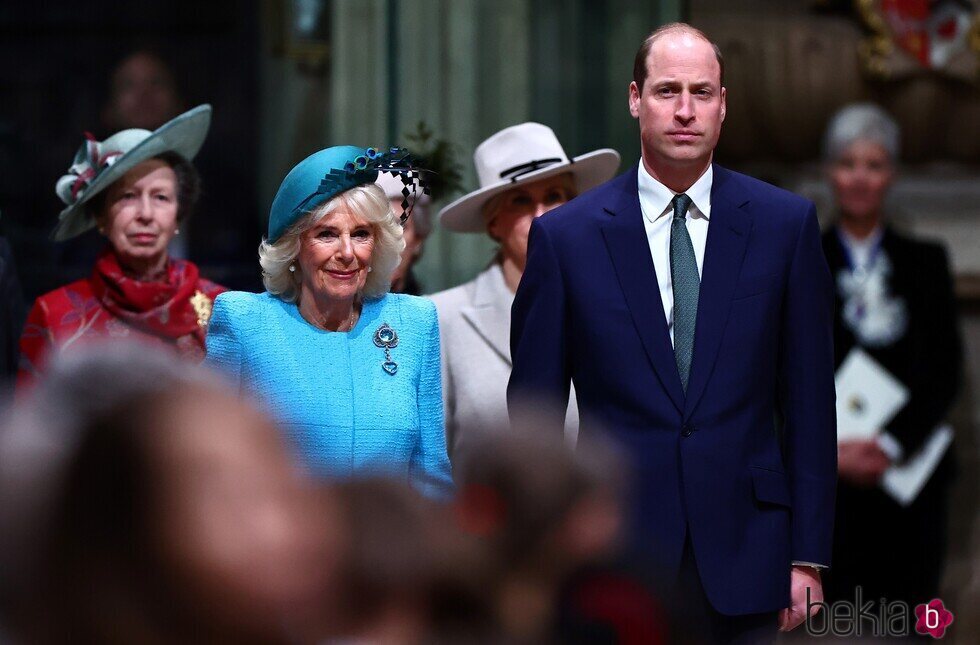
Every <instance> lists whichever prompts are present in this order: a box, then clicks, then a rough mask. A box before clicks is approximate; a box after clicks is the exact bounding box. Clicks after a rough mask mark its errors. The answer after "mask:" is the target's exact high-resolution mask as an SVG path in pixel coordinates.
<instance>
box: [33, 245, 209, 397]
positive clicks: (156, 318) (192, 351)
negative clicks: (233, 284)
mask: <svg viewBox="0 0 980 645" xmlns="http://www.w3.org/2000/svg"><path fill="white" fill-rule="evenodd" d="M224 291H226V289H225V288H224V287H222V286H220V285H217V284H215V283H213V282H211V281H209V280H204V279H203V278H201V277H200V276H199V274H198V270H197V267H196V266H195V265H194V264H192V263H191V262H187V261H184V260H170V261H169V262H168V264H167V268H166V275H165V276H164V278H163V279H162V280H159V281H147V282H142V281H139V280H136V279H135V278H132V277H129V276H127V275H126V274H124V273H123V271H122V269H121V268H120V267H119V264H118V261H117V260H116V256H115V255H114V254H113V253H112V252H111V251H106V252H104V253H103V254H102V255H100V256H99V259H98V260H97V261H96V263H95V269H94V270H93V272H92V275H91V276H90V277H88V278H86V279H83V280H78V281H76V282H72V283H71V284H68V285H65V286H64V287H61V288H60V289H55V290H54V291H51V292H49V293H46V294H45V295H43V296H41V297H40V298H38V299H37V300H36V301H35V302H34V307H33V308H32V309H31V312H30V314H29V315H28V317H27V322H26V324H25V325H24V331H23V333H22V334H21V337H20V364H19V369H18V372H17V389H18V391H20V390H22V389H26V388H28V387H30V385H31V383H32V382H33V381H34V380H35V379H37V378H38V377H39V376H40V375H41V374H42V373H43V371H44V367H45V364H46V362H47V361H48V360H50V358H51V356H52V354H54V353H55V352H56V351H62V350H66V349H69V348H70V347H73V346H80V345H83V344H85V343H88V342H91V341H93V340H105V339H114V338H120V339H128V340H133V341H138V342H144V343H148V344H151V345H156V346H159V347H167V348H171V349H173V350H174V351H176V352H177V353H178V354H179V355H180V356H182V357H186V358H188V359H190V360H194V361H200V360H201V359H203V358H204V336H205V330H206V328H207V323H208V320H209V319H210V317H211V305H212V303H213V302H214V298H215V297H216V296H217V295H218V294H219V293H222V292H224Z"/></svg>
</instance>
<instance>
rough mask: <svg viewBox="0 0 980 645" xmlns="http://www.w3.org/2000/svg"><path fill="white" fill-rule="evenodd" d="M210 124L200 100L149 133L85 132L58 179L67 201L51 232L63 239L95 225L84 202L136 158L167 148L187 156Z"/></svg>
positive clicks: (194, 151)
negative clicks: (97, 135)
mask: <svg viewBox="0 0 980 645" xmlns="http://www.w3.org/2000/svg"><path fill="white" fill-rule="evenodd" d="M210 125H211V106H210V105H199V106H197V107H196V108H194V109H192V110H189V111H187V112H184V113H183V114H181V115H180V116H178V117H176V118H174V119H172V120H171V121H168V122H167V123H164V124H163V125H161V126H160V127H159V128H157V129H156V130H154V131H153V132H150V131H149V130H143V129H140V128H132V129H129V130H122V131H120V132H117V133H115V134H114V135H112V136H111V137H109V138H108V139H106V140H105V141H96V140H95V137H93V136H92V135H90V134H86V139H87V140H86V141H85V143H83V144H82V146H81V148H79V149H78V152H77V153H76V154H75V159H74V161H72V165H71V167H70V168H69V169H68V173H67V174H65V175H63V176H62V177H61V179H59V180H58V184H57V186H56V187H55V192H57V193H58V197H60V198H61V201H63V202H64V203H65V204H67V206H66V207H65V209H64V210H62V211H61V214H60V215H59V216H58V226H57V227H56V228H55V230H54V233H53V234H52V236H53V237H54V239H55V240H57V241H61V240H67V239H69V238H72V237H75V236H76V235H80V234H82V233H84V232H85V231H87V230H88V229H90V228H92V227H93V226H95V220H94V219H93V218H92V216H91V215H90V214H89V213H88V212H86V209H85V208H84V206H85V203H86V202H88V201H89V200H90V199H92V198H93V197H95V196H96V195H98V194H99V193H100V192H102V191H103V190H105V189H106V188H108V187H109V186H111V185H112V184H113V182H115V181H116V180H118V179H120V178H121V177H122V176H123V175H125V174H126V173H127V172H129V171H130V170H132V169H133V168H134V167H135V166H136V165H138V164H139V163H141V162H143V161H146V160H147V159H152V158H153V157H157V156H159V155H161V154H163V153H165V152H174V153H176V154H178V155H180V156H181V157H183V158H184V159H186V160H188V161H190V160H191V159H193V158H194V157H195V155H197V152H198V151H199V150H200V149H201V145H202V144H203V143H204V138H205V137H206V136H207V134H208V128H209V127H210Z"/></svg>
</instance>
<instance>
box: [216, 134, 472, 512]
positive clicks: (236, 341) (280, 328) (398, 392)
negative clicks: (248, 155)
mask: <svg viewBox="0 0 980 645" xmlns="http://www.w3.org/2000/svg"><path fill="white" fill-rule="evenodd" d="M414 163H415V162H414V159H412V158H411V156H410V155H408V154H407V152H406V151H405V150H404V149H401V148H391V149H388V150H385V151H378V150H376V149H374V148H367V149H365V148H359V147H356V146H333V147H330V148H326V149H324V150H320V151H319V152H316V153H314V154H312V155H310V156H309V157H307V158H306V159H304V160H303V161H301V162H299V163H298V164H297V165H296V166H295V167H294V168H293V169H292V170H290V171H289V173H288V174H287V175H286V177H285V178H284V179H283V181H282V185H281V186H280V187H279V191H278V192H277V193H276V196H275V199H274V200H273V202H272V207H271V213H270V217H269V229H268V236H267V237H266V238H265V239H264V240H263V241H262V243H261V245H260V246H259V262H260V264H261V266H262V276H263V282H264V284H265V287H266V291H265V292H264V293H258V294H257V293H246V292H238V291H232V292H228V293H224V294H222V295H221V296H220V297H219V298H218V299H217V300H216V302H215V307H214V317H213V318H212V319H211V323H210V326H209V329H208V337H207V351H208V357H207V362H208V364H210V365H212V366H214V367H216V368H218V369H220V370H221V371H222V372H224V373H225V374H227V375H228V376H229V377H230V378H232V379H234V381H235V384H236V386H237V387H239V388H241V389H243V390H246V391H250V392H253V393H255V394H257V395H259V396H261V397H263V399H264V400H265V401H266V402H267V403H268V405H269V409H270V410H271V411H272V412H273V413H274V414H275V415H276V417H277V418H278V419H279V420H281V421H282V422H283V424H284V426H285V429H286V431H287V432H288V433H289V434H290V436H291V438H292V439H293V441H294V444H295V445H296V448H297V450H298V451H299V453H300V454H301V455H302V456H303V458H304V459H305V460H306V462H307V463H308V464H309V465H310V468H311V470H312V471H313V472H315V473H316V474H317V475H318V476H320V477H324V478H338V479H343V478H347V477H352V476H364V475H365V474H375V475H377V474H385V475H390V476H393V477H396V478H399V479H402V480H403V481H406V482H411V483H412V484H413V485H415V486H417V487H418V489H419V490H420V491H422V492H424V493H425V494H427V495H432V496H436V497H439V496H446V495H448V494H450V492H451V491H452V489H453V482H452V477H451V474H450V464H449V457H448V456H447V454H446V443H445V435H444V432H443V412H442V388H441V380H440V372H439V325H438V320H437V319H436V311H435V307H434V306H433V305H432V303H431V302H429V301H428V300H425V299H423V298H418V297H415V296H409V295H406V294H393V293H390V292H389V287H390V285H391V274H392V271H394V269H395V267H396V266H397V265H398V263H399V262H400V261H401V252H402V250H403V249H404V248H405V242H404V239H403V232H402V223H403V221H404V218H405V217H408V215H409V213H401V214H400V216H399V215H396V214H395V213H394V212H393V211H392V210H391V204H390V202H389V200H388V198H387V197H386V196H385V193H384V191H382V190H381V188H380V187H379V186H378V185H377V184H376V183H375V181H376V180H377V177H378V174H379V172H386V173H394V174H395V175H398V176H399V177H401V178H402V180H403V181H405V182H409V183H413V182H414V179H413V177H416V176H417V175H418V173H419V172H420V170H419V169H418V168H417V167H415V166H414ZM413 185H414V184H413ZM415 187H416V189H418V188H419V187H418V186H415ZM417 192H421V190H418V191H417Z"/></svg>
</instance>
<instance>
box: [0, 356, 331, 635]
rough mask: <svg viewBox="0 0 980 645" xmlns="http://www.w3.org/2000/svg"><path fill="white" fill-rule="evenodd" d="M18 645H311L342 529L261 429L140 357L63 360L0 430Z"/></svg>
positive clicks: (195, 377) (8, 615)
mask: <svg viewBox="0 0 980 645" xmlns="http://www.w3.org/2000/svg"><path fill="white" fill-rule="evenodd" d="M0 498H2V499H0V501H2V503H0V564H2V566H0V575H2V578H3V579H2V584H0V589H2V591H0V606H2V611H3V622H4V624H5V626H6V627H7V628H8V629H9V630H10V632H11V636H12V637H13V638H15V641H16V642H24V643H32V644H33V643H38V644H45V643H64V642H75V643H106V644H112V643H119V644H129V643H148V644H154V643H178V642H179V643H218V642H235V643H304V642H309V643H312V642H315V640H316V639H317V638H318V636H319V632H318V631H317V630H318V629H319V627H320V624H321V623H322V622H323V621H324V616H323V613H324V612H325V611H327V608H329V607H330V606H331V604H332V602H331V600H330V598H332V597H335V596H333V595H331V584H332V578H333V577H334V572H335V571H336V567H337V561H336V553H337V549H336V548H334V547H331V545H336V546H337V547H339V545H340V544H341V540H342V533H341V532H340V531H339V530H338V528H337V527H338V526H339V524H338V523H337V522H336V517H337V515H336V512H335V509H336V508H337V507H336V506H335V505H333V506H331V505H330V504H328V503H326V502H327V501H328V500H325V499H323V497H322V495H317V492H316V490H315V488H314V487H313V484H312V481H311V480H309V479H308V478H307V477H306V476H305V474H304V473H303V472H302V471H301V470H300V468H299V467H298V466H297V464H295V463H294V462H293V461H292V459H291V457H290V456H289V453H288V451H287V449H286V447H285V445H284V444H283V441H282V439H281V436H280V434H279V432H278V430H277V429H276V428H275V427H274V426H273V425H272V423H271V422H270V421H269V419H268V418H267V417H266V416H265V415H264V414H261V413H260V412H258V411H257V410H256V409H255V408H254V407H252V406H251V405H249V404H247V403H244V402H242V401H241V400H240V398H239V397H238V394H237V393H236V392H231V391H228V390H226V389H225V388H224V387H223V386H221V385H219V384H218V383H217V379H216V378H214V377H213V376H212V375H211V374H209V373H207V372H205V371H204V370H203V368H200V367H194V366H191V367H188V366H186V365H184V364H178V361H177V359H176V358H174V357H172V356H171V355H169V354H165V353H162V352H161V351H160V350H152V349H147V348H146V347H144V346H134V345H129V344H118V343H117V344H113V345H105V346H102V347H94V346H93V347H92V348H91V349H90V350H87V351H83V352H79V353H77V354H73V355H70V356H64V357H63V358H62V360H61V361H60V362H58V363H56V364H55V365H53V367H52V371H51V372H50V374H49V378H47V379H45V381H43V382H41V383H40V384H39V385H38V387H36V388H35V389H34V390H32V392H31V397H30V398H29V399H27V400H24V401H22V402H21V404H20V406H19V407H18V409H17V410H15V412H14V414H13V419H12V421H11V423H10V424H9V425H8V426H7V427H6V428H5V431H4V432H3V434H2V435H0Z"/></svg>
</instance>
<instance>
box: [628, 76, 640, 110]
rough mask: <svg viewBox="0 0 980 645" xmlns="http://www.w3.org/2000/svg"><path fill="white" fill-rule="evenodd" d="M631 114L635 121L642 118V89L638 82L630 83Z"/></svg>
mask: <svg viewBox="0 0 980 645" xmlns="http://www.w3.org/2000/svg"><path fill="white" fill-rule="evenodd" d="M629 92H630V114H631V115H633V118H634V119H638V118H640V88H639V87H637V86H636V81H630V90H629Z"/></svg>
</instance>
